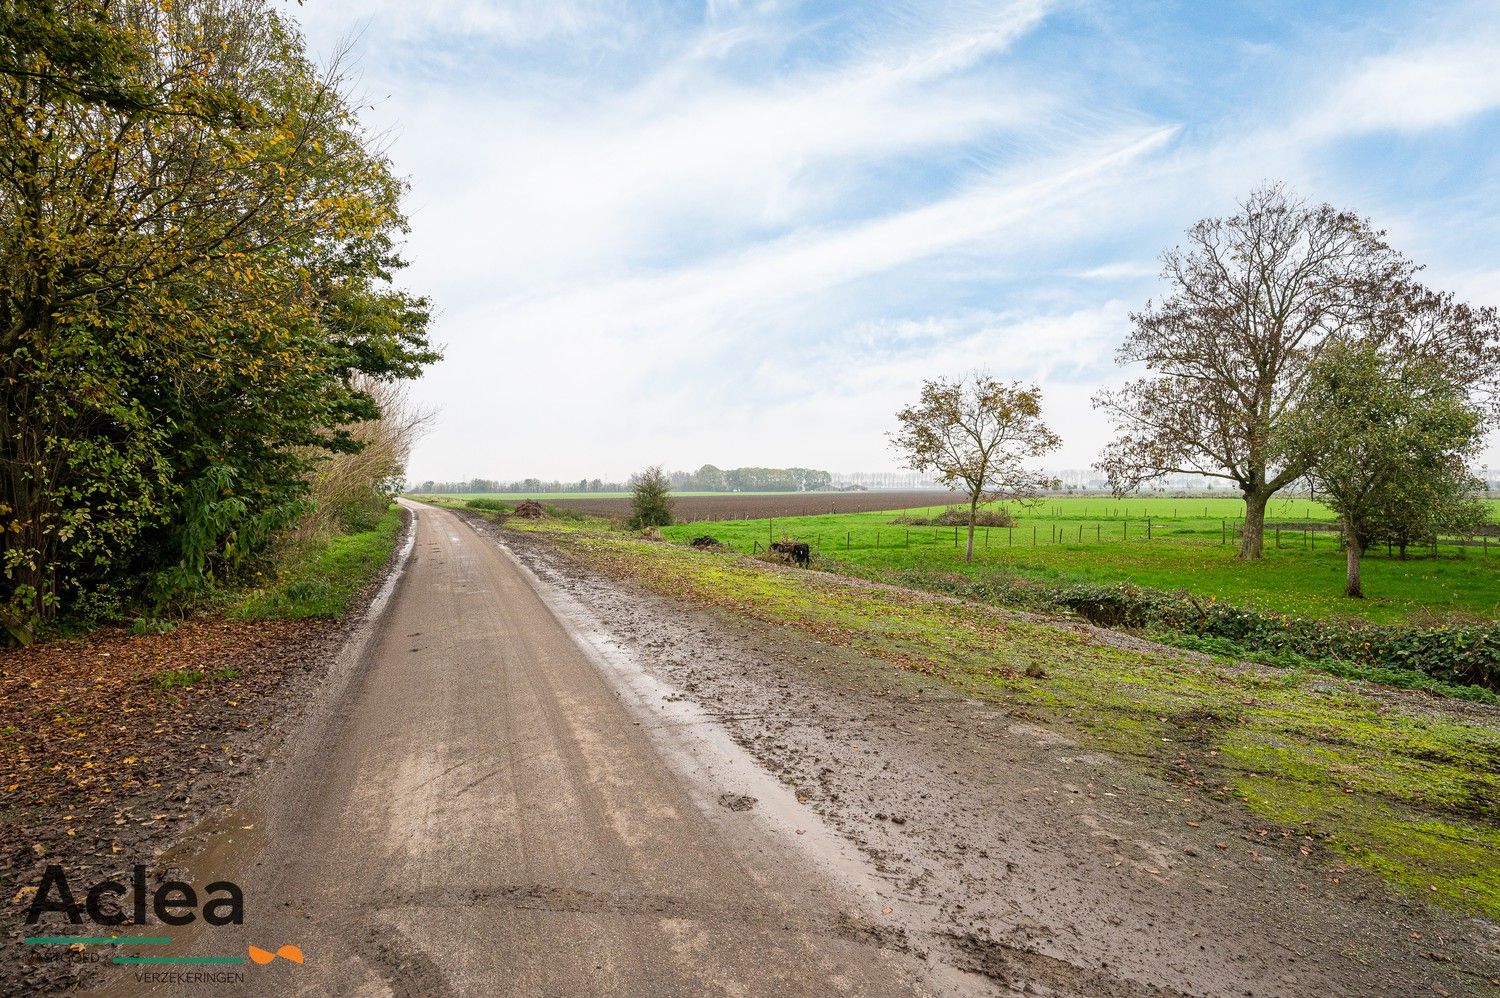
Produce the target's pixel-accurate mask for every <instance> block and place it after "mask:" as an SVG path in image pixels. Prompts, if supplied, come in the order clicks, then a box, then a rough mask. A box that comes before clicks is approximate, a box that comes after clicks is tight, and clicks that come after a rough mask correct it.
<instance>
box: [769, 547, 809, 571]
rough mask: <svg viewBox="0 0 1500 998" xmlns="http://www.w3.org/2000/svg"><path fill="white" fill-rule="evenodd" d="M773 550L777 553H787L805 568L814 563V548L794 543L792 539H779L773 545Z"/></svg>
mask: <svg viewBox="0 0 1500 998" xmlns="http://www.w3.org/2000/svg"><path fill="white" fill-rule="evenodd" d="M771 550H772V551H774V552H776V553H777V554H784V555H786V556H787V557H788V558H791V559H792V561H794V562H796V563H797V564H798V565H801V566H802V567H803V568H806V567H807V566H808V565H811V564H812V548H811V547H809V546H807V545H806V544H801V543H794V542H792V541H777V542H776V543H774V544H772V545H771Z"/></svg>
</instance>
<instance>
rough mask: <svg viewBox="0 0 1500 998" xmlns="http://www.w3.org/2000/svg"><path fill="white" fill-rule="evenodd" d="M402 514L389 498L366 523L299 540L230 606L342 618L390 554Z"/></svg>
mask: <svg viewBox="0 0 1500 998" xmlns="http://www.w3.org/2000/svg"><path fill="white" fill-rule="evenodd" d="M404 520H405V514H404V513H403V512H402V510H401V507H400V506H397V505H394V504H392V505H390V506H389V507H388V508H387V509H386V511H385V512H384V513H382V514H381V515H380V518H379V519H377V520H376V521H375V522H374V523H373V524H371V525H370V526H369V528H368V529H365V530H359V531H355V532H351V533H339V534H332V535H327V536H323V537H319V538H317V539H315V540H312V541H309V542H304V543H302V544H300V545H299V546H297V547H296V548H294V549H292V550H291V551H288V552H287V553H286V555H285V556H284V557H283V559H282V562H281V564H280V566H279V567H278V569H277V572H276V576H275V578H274V579H273V580H271V581H270V583H269V584H268V585H265V586H261V587H256V588H254V589H251V590H250V591H249V592H247V593H246V594H245V595H244V596H243V597H242V598H240V599H239V600H238V605H237V606H234V607H233V608H232V609H231V611H230V612H231V613H232V614H233V615H234V616H236V617H240V618H242V619H245V620H265V619H275V620H303V619H306V618H309V617H321V618H325V619H339V618H342V617H343V616H344V615H345V614H347V613H348V612H349V610H350V609H351V608H352V607H353V605H354V602H355V601H356V600H357V599H358V598H359V596H360V595H361V594H362V593H363V592H364V591H365V589H366V588H367V587H368V586H369V584H370V580H371V579H373V578H374V577H375V576H376V574H377V573H378V572H379V571H380V569H381V568H382V567H384V565H385V564H386V562H387V561H389V560H390V558H391V554H392V552H393V551H394V550H395V548H396V542H397V540H398V539H399V538H400V536H401V526H402V523H403V522H404Z"/></svg>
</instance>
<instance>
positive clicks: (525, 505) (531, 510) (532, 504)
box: [515, 499, 547, 520]
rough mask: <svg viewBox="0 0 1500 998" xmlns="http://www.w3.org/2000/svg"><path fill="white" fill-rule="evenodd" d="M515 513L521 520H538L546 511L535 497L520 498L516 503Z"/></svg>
mask: <svg viewBox="0 0 1500 998" xmlns="http://www.w3.org/2000/svg"><path fill="white" fill-rule="evenodd" d="M515 515H516V516H519V517H520V518H521V519H523V520H540V519H541V518H542V517H544V516H546V515H547V511H546V510H544V509H542V504H541V503H539V502H537V501H536V500H535V499H522V500H521V501H520V502H518V503H516V511H515Z"/></svg>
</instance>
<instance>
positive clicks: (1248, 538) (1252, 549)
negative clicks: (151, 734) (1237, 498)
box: [1239, 488, 1271, 559]
mask: <svg viewBox="0 0 1500 998" xmlns="http://www.w3.org/2000/svg"><path fill="white" fill-rule="evenodd" d="M1270 500H1271V493H1270V492H1268V491H1266V490H1265V489H1263V488H1262V489H1247V490H1246V491H1245V527H1244V530H1243V531H1242V532H1241V534H1240V553H1239V557H1241V558H1245V559H1252V558H1259V557H1260V556H1261V551H1262V548H1263V546H1264V542H1265V533H1266V503H1268V502H1270Z"/></svg>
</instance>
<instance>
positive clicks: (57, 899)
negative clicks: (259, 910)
mask: <svg viewBox="0 0 1500 998" xmlns="http://www.w3.org/2000/svg"><path fill="white" fill-rule="evenodd" d="M205 890H206V892H207V893H206V895H205V896H204V898H203V908H202V915H203V920H204V921H205V922H207V923H208V924H209V925H242V924H244V921H245V895H244V892H243V891H241V890H240V888H239V885H238V884H234V883H231V882H230V881H228V880H220V881H216V882H215V883H212V884H209V885H208V887H207V888H206V889H205ZM129 894H130V898H131V904H130V906H129V911H130V915H131V917H128V918H127V917H126V910H127V909H126V905H125V904H124V898H125V896H126V887H125V885H124V884H122V883H120V882H119V881H118V880H103V881H100V882H99V883H97V884H94V885H93V886H92V887H90V888H89V889H88V892H87V893H86V894H85V895H84V899H83V902H82V903H79V901H78V899H77V897H76V896H75V895H74V894H73V890H72V888H71V887H70V886H69V884H68V878H67V875H66V874H65V873H63V868H62V867H60V866H49V867H47V869H46V870H45V871H43V873H42V882H41V883H40V884H38V885H37V889H36V896H35V897H34V898H32V900H31V906H30V907H29V908H27V909H26V924H27V925H35V924H36V923H37V922H38V921H40V920H41V917H42V915H44V914H46V913H47V912H49V911H54V912H60V913H62V914H64V915H66V916H67V917H68V921H70V922H72V923H73V924H74V925H78V924H81V923H82V922H83V918H84V915H87V916H88V918H89V921H91V922H93V923H94V924H96V925H146V924H147V919H146V902H147V899H148V898H149V899H150V902H151V913H152V914H154V915H155V916H156V918H157V921H159V922H161V923H162V924H164V925H187V924H189V923H191V922H193V921H195V920H197V918H198V914H199V911H198V903H199V902H198V892H197V891H195V890H193V886H192V885H191V884H187V883H183V882H182V881H181V880H163V881H162V882H161V883H160V884H159V885H158V886H157V888H156V890H155V891H154V892H148V891H147V889H146V868H145V867H144V866H142V865H139V864H137V865H136V867H135V870H134V875H133V876H132V877H131V884H130V891H129ZM282 948H283V949H285V948H286V947H282ZM293 948H295V947H293ZM298 956H301V953H300V952H299V953H298ZM297 962H298V963H300V962H301V961H300V960H298V961H297Z"/></svg>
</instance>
